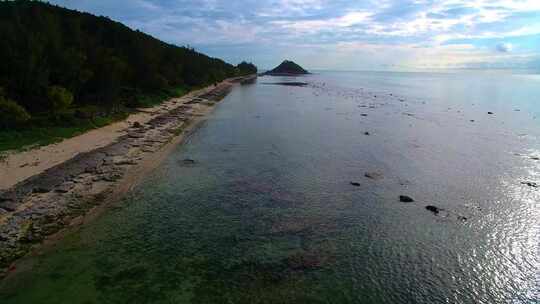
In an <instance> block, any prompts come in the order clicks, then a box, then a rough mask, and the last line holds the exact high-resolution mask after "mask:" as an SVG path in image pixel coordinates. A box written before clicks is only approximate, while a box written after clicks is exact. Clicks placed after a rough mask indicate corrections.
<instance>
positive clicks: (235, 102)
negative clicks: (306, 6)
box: [0, 71, 540, 304]
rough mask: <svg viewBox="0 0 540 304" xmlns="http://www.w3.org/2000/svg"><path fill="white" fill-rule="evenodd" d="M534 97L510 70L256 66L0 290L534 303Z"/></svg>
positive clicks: (63, 296)
mask: <svg viewBox="0 0 540 304" xmlns="http://www.w3.org/2000/svg"><path fill="white" fill-rule="evenodd" d="M281 82H303V83H305V84H303V85H301V86H286V85H282V84H277V83H281ZM539 98H540V75H539V74H534V73H523V72H508V71H456V72H444V73H443V72H437V73H435V72H434V73H426V72H416V73H410V72H409V73H406V72H399V73H398V72H328V71H317V72H316V73H314V74H312V75H307V76H300V77H269V76H265V77H259V79H258V80H257V82H256V83H254V84H250V85H243V86H239V87H236V88H235V89H234V90H233V91H232V92H231V94H229V95H228V96H227V97H226V98H225V99H224V100H223V101H222V102H221V104H220V105H218V106H217V108H216V110H215V112H214V113H213V114H212V115H211V116H210V117H209V119H208V120H207V121H206V122H205V123H204V125H203V126H202V127H201V128H200V129H199V130H198V131H197V132H195V133H194V134H193V135H191V136H190V138H189V139H188V141H187V142H186V143H185V144H184V145H181V146H178V147H177V148H176V150H175V151H174V153H172V154H171V155H170V156H169V157H168V158H167V160H166V161H165V162H164V163H162V164H161V165H160V167H159V168H158V169H157V170H156V171H155V172H154V173H152V174H151V175H149V176H148V177H147V178H146V179H145V181H144V182H143V183H142V184H141V185H139V186H138V187H137V188H136V189H135V190H134V191H133V192H132V193H131V194H130V195H129V196H128V197H127V198H125V199H124V201H123V202H122V203H121V204H120V205H119V206H117V207H115V208H111V209H110V210H108V211H107V212H105V214H103V215H102V216H101V217H99V218H98V219H96V220H95V221H93V222H92V223H90V224H88V225H86V226H84V227H83V228H82V229H80V230H78V231H76V232H72V233H69V234H68V235H67V236H66V237H65V239H63V240H62V241H60V242H58V243H57V244H56V245H55V246H53V248H50V249H47V250H44V251H43V252H42V253H41V254H39V255H35V256H33V257H30V258H27V259H25V260H24V261H23V263H22V268H23V269H22V270H20V271H19V272H18V273H17V274H16V275H14V276H11V277H10V278H9V279H7V280H4V281H3V282H2V283H1V285H0V302H2V303H377V304H380V303H486V304H487V303H489V304H491V303H539V302H540V221H539V218H540V203H539V202H540V160H539V159H540V104H539V102H540V99H539ZM185 159H193V160H195V163H191V162H185V161H184V160H185ZM400 196H407V197H409V198H411V199H412V200H413V201H412V202H402V201H401V200H400Z"/></svg>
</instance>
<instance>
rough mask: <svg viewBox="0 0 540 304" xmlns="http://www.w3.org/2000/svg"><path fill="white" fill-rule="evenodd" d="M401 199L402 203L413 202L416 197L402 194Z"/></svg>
mask: <svg viewBox="0 0 540 304" xmlns="http://www.w3.org/2000/svg"><path fill="white" fill-rule="evenodd" d="M399 201H400V202H402V203H412V202H414V199H412V198H411V197H410V196H407V195H400V196H399Z"/></svg>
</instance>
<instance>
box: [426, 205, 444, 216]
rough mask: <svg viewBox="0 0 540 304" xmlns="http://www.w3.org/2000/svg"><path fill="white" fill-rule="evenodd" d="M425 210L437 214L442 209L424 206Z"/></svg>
mask: <svg viewBox="0 0 540 304" xmlns="http://www.w3.org/2000/svg"><path fill="white" fill-rule="evenodd" d="M426 210H429V211H431V212H433V213H435V214H439V212H440V211H442V209H440V208H439V207H436V206H432V205H428V206H426Z"/></svg>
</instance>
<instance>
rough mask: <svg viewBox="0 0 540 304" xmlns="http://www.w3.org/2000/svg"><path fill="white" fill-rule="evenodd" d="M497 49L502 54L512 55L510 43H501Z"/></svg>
mask: <svg viewBox="0 0 540 304" xmlns="http://www.w3.org/2000/svg"><path fill="white" fill-rule="evenodd" d="M495 48H496V49H497V51H499V52H501V53H510V52H511V51H512V45H511V44H510V43H499V44H497V46H496V47H495Z"/></svg>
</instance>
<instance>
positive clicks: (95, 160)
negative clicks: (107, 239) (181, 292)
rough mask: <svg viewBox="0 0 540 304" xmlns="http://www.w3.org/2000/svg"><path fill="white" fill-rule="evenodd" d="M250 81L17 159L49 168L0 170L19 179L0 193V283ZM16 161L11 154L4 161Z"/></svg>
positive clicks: (230, 83) (131, 182)
mask: <svg viewBox="0 0 540 304" xmlns="http://www.w3.org/2000/svg"><path fill="white" fill-rule="evenodd" d="M255 78H256V75H250V76H244V77H235V78H230V79H226V80H224V81H223V82H221V83H219V84H216V85H215V86H209V87H206V88H204V89H201V90H198V91H196V92H192V93H190V94H187V95H185V96H183V97H180V98H173V99H171V100H169V101H166V102H165V103H163V104H161V105H159V106H156V107H154V108H151V109H150V110H145V111H144V113H138V114H134V115H132V116H130V117H128V118H127V119H126V120H124V121H122V122H119V123H116V124H113V125H112V126H106V127H103V128H100V129H96V130H94V131H91V132H88V133H85V134H82V135H80V136H77V137H74V138H71V139H68V140H65V141H63V142H61V143H59V144H55V145H53V146H54V147H44V148H42V149H37V150H32V151H27V152H23V153H26V154H25V157H27V158H32V157H36V155H38V157H42V158H43V157H51V158H55V156H56V159H55V163H56V164H55V165H53V166H50V167H48V168H40V167H33V171H27V170H28V169H27V167H28V166H23V167H18V166H12V167H11V168H9V170H7V169H5V168H1V169H2V171H0V175H1V176H3V177H2V180H5V179H6V178H9V176H10V175H14V176H19V177H20V176H21V175H18V174H17V168H18V170H21V171H25V173H24V174H23V175H22V176H24V177H25V178H24V179H22V180H21V181H19V182H16V180H11V183H13V185H9V186H8V187H4V188H7V189H6V190H4V191H2V190H0V277H3V276H4V275H6V274H9V273H10V272H12V271H15V269H16V267H15V266H14V264H12V263H13V262H14V261H16V260H17V259H19V258H20V257H22V256H24V255H25V254H26V253H28V252H30V251H32V248H33V247H35V245H39V244H40V243H42V242H43V241H45V240H50V239H57V238H59V237H58V235H59V234H60V235H61V234H62V231H64V230H65V229H64V228H66V227H73V226H79V225H81V224H83V223H85V222H86V221H88V220H89V219H91V218H93V217H95V215H96V214H99V213H100V210H105V209H106V208H107V206H109V205H110V204H111V203H114V202H116V201H118V200H119V199H120V198H122V197H123V196H124V195H125V194H126V193H128V192H129V191H130V190H131V189H133V188H134V187H135V186H136V185H137V184H138V183H139V182H140V181H141V180H142V179H143V178H144V176H146V175H147V174H148V173H149V172H151V171H152V170H153V169H155V168H156V167H157V166H158V165H159V164H160V163H161V162H162V161H163V160H164V159H165V158H166V156H167V155H168V154H169V153H170V152H171V151H172V150H173V149H174V147H176V146H177V145H178V144H180V143H182V142H183V141H184V140H185V139H186V138H187V137H188V136H189V135H190V134H191V133H192V132H193V131H194V130H196V128H197V126H199V125H200V123H201V122H202V121H204V120H205V119H206V118H207V117H208V114H210V113H211V112H212V110H213V109H214V108H215V105H216V104H217V103H218V102H219V101H220V100H221V99H222V98H224V97H225V96H226V95H227V94H228V93H229V92H230V90H231V89H232V88H233V87H234V86H236V85H239V84H241V83H242V84H244V83H249V82H251V81H253V80H254V79H255ZM89 133H91V134H89ZM92 141H93V142H92ZM79 145H80V147H82V148H80V149H79ZM92 147H94V148H92ZM56 150H58V151H65V150H71V151H69V152H70V153H75V155H74V156H73V157H68V156H69V155H70V153H67V154H66V153H61V152H59V153H57V154H55V152H54V151H56ZM21 159H23V160H24V158H21ZM21 159H17V155H13V159H12V161H14V162H16V161H19V162H20V161H21ZM9 161H10V160H9V159H8V162H9ZM32 173H33V174H32ZM26 175H29V176H26Z"/></svg>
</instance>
